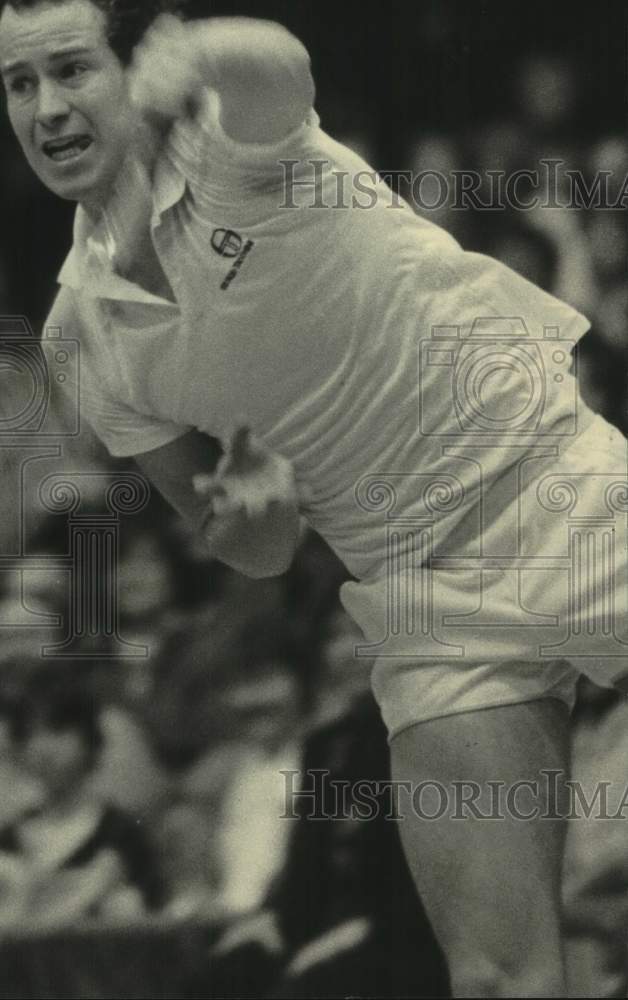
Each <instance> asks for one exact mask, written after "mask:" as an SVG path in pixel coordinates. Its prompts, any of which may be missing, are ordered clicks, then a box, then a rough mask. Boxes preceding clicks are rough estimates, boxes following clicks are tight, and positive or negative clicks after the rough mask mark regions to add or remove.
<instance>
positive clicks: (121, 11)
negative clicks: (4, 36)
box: [0, 0, 186, 66]
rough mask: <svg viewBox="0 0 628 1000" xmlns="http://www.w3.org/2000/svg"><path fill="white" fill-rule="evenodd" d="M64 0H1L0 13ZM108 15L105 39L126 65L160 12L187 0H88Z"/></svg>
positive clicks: (179, 8) (173, 9) (178, 9)
mask: <svg viewBox="0 0 628 1000" xmlns="http://www.w3.org/2000/svg"><path fill="white" fill-rule="evenodd" d="M50 3H53V4H54V3H67V0H0V14H1V13H2V11H3V10H4V8H5V7H11V8H12V9H13V10H17V11H19V10H27V9H30V8H32V7H40V6H43V5H45V4H50ZM88 3H91V4H93V5H94V7H97V8H98V9H99V10H102V12H103V13H104V14H105V16H106V18H107V40H108V42H109V45H110V46H111V48H112V50H113V51H114V52H115V54H116V55H117V57H118V59H119V60H120V62H121V63H122V64H123V65H124V66H128V64H129V63H130V62H131V58H132V56H133V50H134V49H135V46H136V45H137V44H138V43H139V42H140V41H141V40H142V38H143V37H144V35H145V34H146V32H147V31H148V29H149V28H150V26H151V24H152V23H153V21H154V20H155V19H156V18H157V17H158V16H159V15H160V14H180V15H182V14H183V11H184V8H185V3H186V0H88Z"/></svg>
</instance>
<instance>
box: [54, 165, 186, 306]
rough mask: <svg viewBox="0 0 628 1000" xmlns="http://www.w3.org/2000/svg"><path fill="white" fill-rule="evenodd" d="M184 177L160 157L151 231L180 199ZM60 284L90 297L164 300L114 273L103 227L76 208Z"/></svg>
mask: <svg viewBox="0 0 628 1000" xmlns="http://www.w3.org/2000/svg"><path fill="white" fill-rule="evenodd" d="M185 189H186V180H185V177H184V176H183V175H182V174H181V173H180V172H179V171H178V170H177V169H176V168H175V167H174V165H173V164H172V163H171V162H170V160H169V159H168V158H167V157H166V156H161V157H160V158H159V160H158V162H157V165H156V167H155V170H154V173H153V185H152V203H153V211H152V216H151V228H152V229H153V230H154V229H155V228H156V227H157V226H159V225H160V224H161V221H162V216H163V215H164V214H165V212H167V211H168V209H170V208H173V207H174V205H176V204H177V202H179V201H180V200H181V198H182V197H183V195H184V193H185ZM57 282H58V284H60V285H65V286H67V287H69V288H72V289H74V290H75V291H82V292H87V294H90V295H92V296H93V297H94V298H112V299H118V300H121V301H131V302H143V303H149V304H158V305H163V304H164V303H167V304H168V305H172V303H170V302H167V300H165V299H162V298H160V297H159V296H157V295H152V294H151V293H150V292H146V291H144V290H143V289H142V288H140V287H139V285H135V284H133V282H130V281H127V280H126V279H125V278H122V277H120V275H118V274H116V273H115V271H114V270H113V268H112V266H111V259H110V256H109V252H108V247H107V238H106V235H105V232H104V227H103V226H102V225H100V224H96V225H94V223H93V222H92V221H91V219H90V218H89V216H88V214H87V212H86V211H85V210H84V209H83V208H82V207H81V206H80V205H78V206H77V209H76V213H75V216H74V230H73V240H72V247H71V249H70V252H69V253H68V255H67V257H66V259H65V262H64V264H63V266H62V268H61V270H60V272H59V275H58V277H57Z"/></svg>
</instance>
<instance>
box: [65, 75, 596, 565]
mask: <svg viewBox="0 0 628 1000" xmlns="http://www.w3.org/2000/svg"><path fill="white" fill-rule="evenodd" d="M281 161H284V162H283V163H282V162H281ZM295 181H297V182H303V183H300V184H299V183H297V184H295V183H294V182H295ZM290 182H292V183H290ZM315 184H317V185H318V187H317V188H316V189H315V188H314V185H315ZM138 196H139V195H138ZM352 196H355V198H354V201H353V202H352ZM152 206H153V215H152V238H153V242H154V246H155V249H156V251H157V254H158V256H159V259H160V261H161V264H162V266H163V269H164V272H165V274H166V275H167V277H168V279H169V282H170V285H171V287H172V289H173V291H174V295H175V298H176V302H171V301H168V300H167V299H162V298H159V297H157V296H153V295H149V294H147V293H146V292H144V291H142V290H141V289H139V288H138V287H137V286H136V285H133V284H131V283H129V282H127V281H124V280H122V279H121V278H119V277H118V276H117V275H116V274H114V273H112V270H111V267H110V265H109V263H108V261H107V258H106V255H105V254H104V253H103V252H102V250H100V251H99V250H98V245H99V242H102V234H101V233H100V232H99V231H98V229H97V230H96V231H94V232H90V229H89V225H88V220H87V218H86V216H85V215H84V213H83V212H82V210H81V209H80V208H79V209H78V211H77V217H76V227H75V238H74V247H73V249H72V251H71V253H70V255H69V257H68V260H67V261H66V263H65V265H64V267H63V270H62V271H61V274H60V276H59V282H60V284H61V291H60V293H59V296H58V299H57V301H56V304H55V307H54V308H53V312H52V315H51V317H50V318H49V320H48V323H49V325H53V326H59V325H61V326H63V328H64V335H65V336H76V337H77V339H78V340H79V341H80V343H81V347H82V353H81V368H80V371H81V397H82V412H83V414H84V416H85V417H86V418H87V419H88V421H89V422H90V423H92V425H93V427H94V429H95V431H96V433H97V434H98V436H99V437H100V438H101V439H102V440H103V441H104V443H105V445H106V446H107V447H108V449H109V450H110V452H111V453H112V454H113V455H117V456H123V455H133V454H136V453H140V452H144V451H149V450H152V449H154V448H156V447H158V446H160V445H163V444H165V443H167V442H169V441H172V440H173V439H175V438H176V437H177V436H179V435H182V434H183V433H185V432H186V431H187V430H188V429H190V428H192V427H195V428H198V429H199V430H201V431H203V432H206V433H207V434H210V435H213V436H216V437H218V438H221V439H223V440H224V439H225V438H226V436H227V435H228V434H229V432H230V430H231V429H232V428H233V425H234V422H235V421H237V420H239V419H241V418H244V419H246V420H248V421H249V422H250V425H251V427H252V429H253V431H254V433H255V434H256V435H258V436H259V437H260V438H262V439H263V440H264V441H265V442H266V443H267V444H268V445H269V446H270V447H271V448H273V449H275V450H276V451H278V452H280V453H281V454H283V455H284V456H285V457H286V458H287V459H289V460H290V461H291V462H292V463H293V465H294V468H295V471H296V475H297V480H298V481H299V482H302V483H307V485H308V487H309V488H310V490H311V491H312V499H311V501H310V502H309V505H308V508H307V511H306V514H307V516H308V518H309V520H310V522H311V524H312V526H313V527H314V528H315V529H316V530H318V531H319V532H320V533H321V534H322V535H323V537H324V538H326V539H327V541H328V542H329V544H330V545H331V546H332V548H334V549H335V551H336V552H337V553H338V554H339V556H340V557H341V559H342V560H343V561H344V562H345V564H346V565H347V567H348V568H349V570H350V571H351V572H352V573H353V574H354V575H355V576H357V577H358V578H363V577H364V576H365V575H367V574H369V573H371V572H377V571H378V569H381V566H382V562H383V560H384V559H385V555H386V536H385V532H384V531H383V530H382V520H381V518H378V517H374V514H373V512H374V509H375V508H374V503H375V507H376V506H377V497H376V496H375V495H374V494H373V492H372V490H373V485H372V480H369V479H368V478H365V477H369V476H371V477H375V478H377V474H384V473H385V474H386V475H388V476H390V475H392V476H396V477H398V478H397V479H396V480H395V483H396V485H395V500H394V503H395V513H396V514H399V515H404V513H408V512H413V513H414V514H415V515H416V514H417V513H418V514H419V516H421V515H422V514H425V515H426V517H427V518H428V520H429V519H430V518H431V520H432V521H434V520H435V521H436V524H435V527H434V537H435V538H436V539H439V538H445V537H446V536H447V534H448V533H450V532H451V530H452V529H453V528H454V527H455V526H456V525H460V523H461V522H465V520H468V523H469V531H473V530H476V529H475V528H474V527H473V525H474V524H475V523H476V522H475V520H474V517H475V514H474V511H475V509H476V508H477V503H478V498H479V490H480V487H482V488H485V487H486V485H487V484H490V483H491V482H492V481H493V480H497V479H499V478H500V477H501V476H502V475H503V473H504V470H505V469H506V468H507V467H508V466H509V465H510V464H512V463H513V462H514V461H515V458H514V457H513V455H514V454H515V452H517V453H519V454H520V452H521V448H522V447H524V448H525V447H528V446H529V447H530V448H533V447H536V446H537V445H538V444H539V441H541V443H543V444H547V443H548V442H549V441H550V440H554V439H556V440H559V441H560V440H564V439H565V437H569V436H570V435H571V436H573V434H574V433H575V432H576V431H577V429H578V415H577V414H575V410H576V407H577V408H578V409H579V411H580V415H581V414H582V412H583V410H584V408H583V406H582V404H581V403H580V402H578V401H577V392H576V385H575V382H574V379H573V378H572V377H571V375H569V374H568V370H569V365H570V349H571V346H572V343H573V341H575V340H577V339H578V338H579V337H580V336H581V335H582V334H583V333H584V332H585V330H586V329H587V327H588V323H587V321H586V320H585V319H584V317H582V316H581V315H579V314H578V313H577V312H575V311H574V310H573V309H571V308H569V307H568V306H566V305H565V304H563V303H561V302H559V301H557V300H556V299H554V298H553V297H552V296H550V295H548V294H546V293H544V292H542V291H541V290H539V289H538V288H536V287H535V286H533V285H531V284H530V283H529V282H527V281H525V280H524V279H523V278H521V277H519V276H518V275H517V274H515V273H514V272H513V271H511V270H509V269H508V268H506V267H505V266H503V265H502V264H500V263H498V262H496V261H494V260H491V259H489V258H487V257H484V256H481V255H479V254H474V253H466V252H463V251H462V250H461V249H460V247H459V246H458V244H457V243H456V242H455V240H454V239H453V238H452V237H451V236H450V235H448V234H447V233H445V232H444V231H443V230H441V229H439V228H437V227H436V226H434V225H432V224H430V223H429V222H427V221H425V220H424V219H421V218H419V217H417V216H416V215H415V213H414V212H413V211H412V210H411V208H410V207H408V206H407V205H404V204H402V203H400V202H399V200H395V199H394V198H393V197H392V194H391V192H390V190H389V188H388V187H387V186H386V185H384V184H383V182H381V181H379V179H376V178H375V176H374V174H373V172H372V170H371V168H370V167H369V166H368V165H367V164H366V163H364V161H362V160H361V159H360V158H359V157H358V156H356V155H355V154H354V153H353V152H351V151H349V150H348V149H346V148H345V147H343V146H341V145H340V144H338V143H336V142H335V141H334V140H332V139H331V138H330V137H329V136H327V135H326V134H325V133H324V132H323V131H321V129H320V128H319V123H318V118H317V116H316V115H315V113H313V112H312V114H311V116H310V119H309V121H308V122H306V123H305V124H304V125H303V126H302V127H301V128H299V129H298V130H297V131H296V132H295V133H293V134H292V135H290V136H289V137H288V138H286V139H285V140H283V141H282V142H281V143H278V144H276V145H273V146H260V145H256V144H239V143H235V142H233V141H232V140H231V139H229V138H228V137H227V136H226V135H225V134H224V132H223V131H222V129H221V127H220V124H219V118H218V110H217V100H216V98H215V95H212V94H208V95H207V101H206V104H205V107H204V110H203V113H202V114H201V115H199V117H198V119H197V120H195V121H194V122H185V123H179V124H177V126H176V127H175V128H174V129H173V131H172V133H171V136H170V139H169V141H168V143H167V146H166V148H165V149H164V150H163V153H162V155H161V157H160V159H159V162H158V164H157V168H156V171H155V174H154V179H153V190H152ZM90 241H91V242H90ZM557 338H560V339H562V340H565V344H564V345H561V344H559V343H558V339H557ZM505 434H506V435H509V434H510V435H511V436H510V437H505V436H504V435H505ZM509 441H511V442H512V443H514V445H515V446H516V447H515V452H513V450H512V449H508V448H505V447H504V444H505V442H506V443H508V442H509ZM468 444H471V445H472V446H474V447H475V446H476V445H477V446H478V447H477V448H476V450H475V452H474V453H473V455H472V456H471V457H469V456H468V455H467V452H468V447H467V445H468ZM517 450H518V451H517ZM473 456H475V457H473ZM428 481H429V482H428ZM429 483H431V484H432V487H433V488H434V489H437V490H438V489H439V488H440V489H441V493H440V499H439V500H438V502H437V503H436V504H435V503H434V502H433V496H434V494H433V490H432V492H430V489H428V485H429ZM439 483H440V484H441V486H440V487H439V485H438V484H439ZM443 489H444V490H445V493H446V492H447V490H451V489H453V494H452V499H451V502H448V501H447V497H446V496H445V494H443V493H442V490H443ZM456 490H458V492H459V493H460V491H462V493H463V494H464V498H463V499H464V502H459V501H460V496H458V498H457V499H456V495H455V494H456ZM430 497H432V500H430Z"/></svg>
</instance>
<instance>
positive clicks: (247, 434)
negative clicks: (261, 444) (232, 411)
mask: <svg viewBox="0 0 628 1000" xmlns="http://www.w3.org/2000/svg"><path fill="white" fill-rule="evenodd" d="M250 451H251V428H250V427H249V426H248V424H241V425H239V426H238V427H236V429H235V431H234V433H233V435H232V438H231V442H230V445H229V457H230V458H231V460H232V462H233V464H234V465H241V464H242V463H243V462H244V461H245V459H246V457H247V456H248V455H249V453H250Z"/></svg>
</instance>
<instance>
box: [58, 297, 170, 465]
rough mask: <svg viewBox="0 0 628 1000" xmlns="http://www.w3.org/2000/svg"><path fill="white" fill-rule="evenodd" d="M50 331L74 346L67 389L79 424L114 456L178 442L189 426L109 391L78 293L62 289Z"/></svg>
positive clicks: (65, 386)
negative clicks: (144, 410)
mask: <svg viewBox="0 0 628 1000" xmlns="http://www.w3.org/2000/svg"><path fill="white" fill-rule="evenodd" d="M46 327H47V328H48V329H50V328H55V329H57V330H59V331H60V334H61V336H62V337H63V339H64V340H67V341H69V342H71V343H73V345H74V346H75V348H76V364H75V365H74V366H73V370H72V372H71V373H70V374H69V376H68V378H67V380H66V382H65V385H64V391H65V393H66V395H67V396H68V398H69V399H71V400H72V401H73V404H74V405H76V402H75V401H76V400H77V399H78V407H79V422H82V421H83V420H86V421H87V423H88V424H90V426H91V427H92V428H93V430H94V433H95V434H96V436H97V437H98V438H99V439H100V440H101V441H102V442H103V444H104V445H105V447H106V448H107V450H108V451H109V453H110V454H111V455H112V456H113V457H115V458H125V457H127V456H131V455H140V454H142V453H143V452H146V451H153V450H154V449H155V448H160V447H161V446H162V445H165V444H169V443H170V442H171V441H174V440H176V439H177V438H179V437H181V436H182V435H183V434H185V433H187V431H188V430H189V429H190V428H189V427H187V426H184V425H181V424H176V423H171V422H169V421H165V420H161V419H159V418H156V417H153V416H151V415H148V414H143V413H139V412H138V411H137V410H134V409H133V408H132V407H130V406H128V405H127V404H126V403H125V402H124V401H122V400H119V399H117V398H115V397H114V396H113V395H112V394H111V393H110V392H108V391H107V388H106V385H105V381H104V379H103V375H102V371H101V369H100V366H99V362H98V358H97V357H96V356H95V353H94V349H93V346H92V345H90V340H89V331H87V330H86V329H85V327H84V320H83V319H82V318H81V315H80V310H79V309H78V306H77V303H76V300H75V296H74V293H73V292H72V290H71V289H69V288H67V287H62V288H61V290H60V292H59V294H58V296H57V299H56V301H55V303H54V305H53V308H52V311H51V313H50V315H49V317H48V320H47V322H46Z"/></svg>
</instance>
